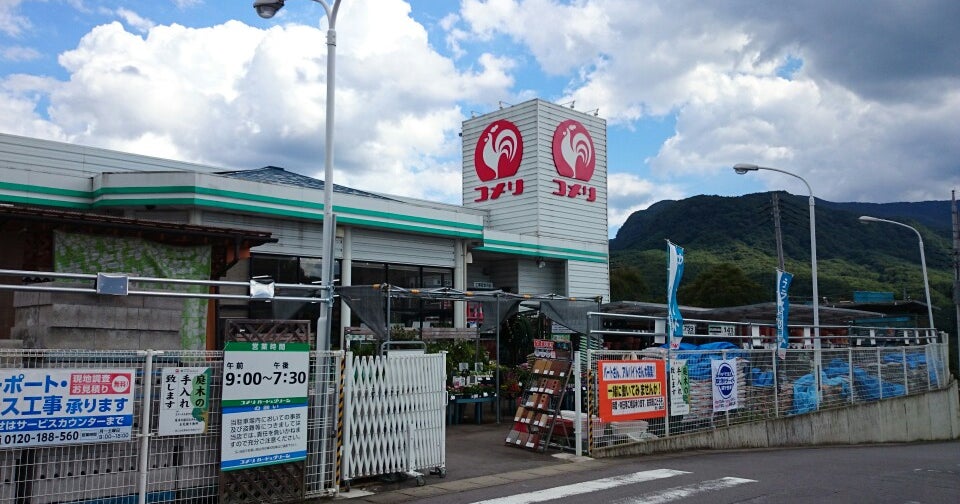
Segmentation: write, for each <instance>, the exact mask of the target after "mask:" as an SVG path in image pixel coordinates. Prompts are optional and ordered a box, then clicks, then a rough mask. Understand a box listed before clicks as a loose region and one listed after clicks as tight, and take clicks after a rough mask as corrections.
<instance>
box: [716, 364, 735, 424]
mask: <svg viewBox="0 0 960 504" xmlns="http://www.w3.org/2000/svg"><path fill="white" fill-rule="evenodd" d="M710 366H711V368H710V371H711V372H710V377H711V382H712V383H713V411H715V412H716V411H729V410H732V409H737V408H739V407H740V404H739V402H738V401H737V393H738V392H739V388H738V387H737V382H738V381H739V379H738V376H737V360H736V359H724V360H720V359H715V360H712V361H710Z"/></svg>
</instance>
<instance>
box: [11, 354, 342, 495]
mask: <svg viewBox="0 0 960 504" xmlns="http://www.w3.org/2000/svg"><path fill="white" fill-rule="evenodd" d="M342 359H343V354H342V353H340V352H319V353H318V352H310V365H309V366H310V370H309V376H310V377H312V378H309V379H308V380H309V387H308V393H307V396H308V397H307V400H308V401H307V402H308V407H307V409H308V410H309V412H310V413H309V415H308V417H307V427H306V432H307V446H308V449H307V453H308V454H309V455H308V456H307V457H306V459H305V460H304V461H302V462H300V463H296V464H281V463H277V464H271V463H270V461H269V459H267V458H264V459H263V460H267V462H263V461H261V460H260V459H257V463H256V464H252V465H256V466H257V467H256V468H253V469H243V470H242V471H231V472H229V473H228V472H224V471H222V470H221V455H222V451H221V449H222V442H223V437H222V434H223V432H222V422H223V418H224V416H223V415H222V409H221V397H222V390H221V384H222V383H224V376H223V374H224V353H223V352H219V351H173V352H169V351H168V352H153V351H80V350H78V351H63V350H0V387H2V391H3V394H2V396H0V397H2V399H0V503H11V504H13V503H16V504H21V503H47V502H71V501H81V500H82V501H91V500H95V501H102V502H107V501H113V500H115V499H133V498H136V497H140V498H143V499H145V500H146V501H147V502H203V501H210V502H213V501H217V500H220V501H222V502H283V501H290V500H294V499H301V498H303V497H307V496H311V495H323V494H327V493H330V492H332V491H333V492H335V490H336V483H335V482H336V475H337V471H338V464H339V462H340V461H339V460H338V459H337V458H336V455H337V448H338V447H337V445H336V430H337V415H336V408H337V406H338V388H339V384H340V379H339V377H340V373H339V370H340V369H341V366H340V362H341V360H342ZM145 376H146V377H148V378H149V379H148V380H146V383H147V384H149V385H150V387H149V388H147V387H145V381H144V377H145ZM187 378H189V380H188V379H187ZM298 378H299V377H297V376H291V377H289V379H290V380H297V379H298ZM283 379H287V377H286V376H284V378H283ZM188 381H189V384H187V382H188ZM145 398H149V402H145ZM198 398H203V399H205V400H203V401H201V402H195V401H197V399H198ZM184 401H186V402H184ZM201 403H202V404H201ZM262 409H264V410H266V409H268V408H262ZM277 411H281V410H277ZM274 416H275V417H277V418H279V420H275V421H276V422H278V423H276V424H271V425H275V426H277V427H278V428H288V427H289V426H288V425H287V424H288V423H289V415H288V417H286V418H285V417H283V416H282V415H274ZM271 421H274V420H271ZM236 424H237V425H236V427H235V428H236V429H237V430H249V429H251V428H252V426H251V424H252V422H251V423H246V422H245V421H238V422H236ZM267 435H268V434H266V433H264V432H257V433H256V434H255V435H250V436H248V437H249V438H251V439H253V441H252V442H253V443H255V444H256V443H260V442H261V441H260V440H262V439H268V438H267V437H266V436H267ZM239 452H240V451H239V450H237V453H239ZM281 467H283V469H278V468H281ZM291 468H293V469H291ZM258 469H259V470H265V471H268V472H269V471H273V472H271V473H270V478H269V479H265V478H264V477H262V476H260V477H253V478H252V479H250V478H247V480H244V479H243V478H239V479H237V478H234V479H233V480H232V481H233V483H232V484H233V487H232V488H228V485H227V483H226V477H225V475H227V474H231V473H234V474H236V473H240V472H243V471H256V470H258ZM278 470H279V471H280V472H277V471H278ZM291 470H292V472H293V474H291ZM248 481H253V482H254V483H255V484H254V485H252V486H251V485H249V484H248ZM290 481H295V482H296V483H297V485H296V486H294V487H293V488H292V489H291V488H290V485H289V484H287V483H288V482H290ZM224 495H227V496H228V497H229V498H228V499H226V500H222V499H223V496H224ZM119 501H120V500H118V501H117V502H119ZM141 502H142V501H141Z"/></svg>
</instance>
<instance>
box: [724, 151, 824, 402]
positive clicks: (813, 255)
mask: <svg viewBox="0 0 960 504" xmlns="http://www.w3.org/2000/svg"><path fill="white" fill-rule="evenodd" d="M758 170H770V171H775V172H780V173H784V174H786V175H790V176H791V177H796V178H798V179H800V181H801V182H803V185H805V186H807V192H808V193H810V199H809V201H810V205H809V206H810V272H811V277H812V283H813V356H814V357H813V358H814V367H815V368H816V373H815V375H816V383H817V398H818V399H819V397H820V368H821V355H820V293H819V290H818V288H817V220H816V212H814V198H813V189H811V188H810V184H808V183H807V181H806V179H804V178H803V177H801V176H800V175H797V174H796V173H790V172H788V171H786V170H781V169H779V168H770V167H767V166H757V165H755V164H749V163H737V164H735V165H733V171H735V172H737V175H746V174H747V173H748V172H752V171H758Z"/></svg>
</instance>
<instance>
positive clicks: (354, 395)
mask: <svg viewBox="0 0 960 504" xmlns="http://www.w3.org/2000/svg"><path fill="white" fill-rule="evenodd" d="M445 373H446V353H439V354H415V355H404V352H391V353H389V354H387V355H380V356H371V357H353V358H351V357H350V354H348V356H347V361H346V369H345V378H344V379H345V383H346V387H345V404H344V417H345V418H346V419H347V421H346V422H345V428H344V436H343V453H344V471H343V479H344V480H345V481H347V482H349V481H350V480H351V479H356V478H362V477H367V476H377V475H384V474H391V473H413V472H416V471H421V470H424V469H430V470H432V471H436V472H439V473H440V474H441V475H442V474H444V471H445V456H446V423H445V418H446V407H447V392H446V387H445V384H446V375H445ZM416 476H417V477H418V483H422V482H423V480H422V476H420V475H419V474H416Z"/></svg>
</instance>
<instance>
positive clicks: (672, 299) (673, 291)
mask: <svg viewBox="0 0 960 504" xmlns="http://www.w3.org/2000/svg"><path fill="white" fill-rule="evenodd" d="M667 255H668V258H667V261H668V264H667V310H668V313H667V333H668V334H669V335H670V348H671V349H673V350H676V349H678V348H680V340H682V339H683V315H681V314H680V306H679V304H678V303H677V288H678V287H679V286H680V279H681V278H682V277H683V248H681V247H678V246H677V245H674V244H673V243H671V242H670V241H669V240H667Z"/></svg>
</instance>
